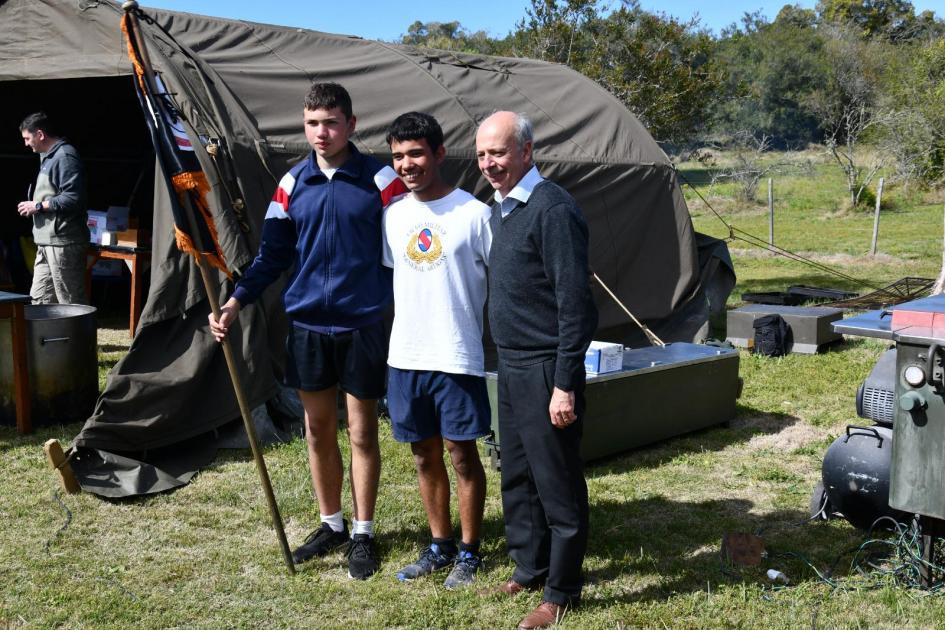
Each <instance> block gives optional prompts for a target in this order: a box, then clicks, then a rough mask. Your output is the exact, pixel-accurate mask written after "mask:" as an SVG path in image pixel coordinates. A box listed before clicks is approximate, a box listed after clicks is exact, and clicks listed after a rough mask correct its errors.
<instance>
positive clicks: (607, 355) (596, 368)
mask: <svg viewBox="0 0 945 630" xmlns="http://www.w3.org/2000/svg"><path fill="white" fill-rule="evenodd" d="M621 368H623V346H622V345H621V344H619V343H608V342H606V341H592V342H591V345H590V346H588V348H587V353H586V354H585V355H584V371H585V372H587V373H588V374H606V373H607V372H616V371H618V370H620V369H621Z"/></svg>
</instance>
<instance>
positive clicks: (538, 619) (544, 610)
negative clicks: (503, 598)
mask: <svg viewBox="0 0 945 630" xmlns="http://www.w3.org/2000/svg"><path fill="white" fill-rule="evenodd" d="M566 610H567V608H565V607H564V606H559V605H558V604H554V603H552V602H542V603H540V604H538V608H536V609H535V610H533V611H531V612H530V613H528V615H526V616H525V618H524V619H522V621H520V622H519V624H518V630H534V628H549V627H551V626H553V625H555V624H557V623H558V622H559V621H561V620H563V619H564V613H565V611H566Z"/></svg>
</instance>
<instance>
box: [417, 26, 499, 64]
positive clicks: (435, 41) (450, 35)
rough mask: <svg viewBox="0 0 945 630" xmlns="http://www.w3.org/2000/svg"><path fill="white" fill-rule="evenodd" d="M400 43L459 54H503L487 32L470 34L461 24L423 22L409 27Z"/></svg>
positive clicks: (497, 42) (496, 42)
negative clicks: (452, 51)
mask: <svg viewBox="0 0 945 630" xmlns="http://www.w3.org/2000/svg"><path fill="white" fill-rule="evenodd" d="M400 43H402V44H410V45H412V46H422V47H425V48H437V49H439V50H454V51H457V52H468V53H482V54H491V55H494V54H501V52H500V42H499V41H497V40H495V39H493V38H491V37H489V35H488V34H487V33H486V32H485V31H476V32H474V33H471V32H469V31H468V30H467V29H465V28H463V25H462V24H460V23H459V22H421V21H419V20H417V21H416V22H414V23H413V24H411V25H410V26H408V27H407V32H406V33H405V34H404V35H403V36H402V37H401V39H400Z"/></svg>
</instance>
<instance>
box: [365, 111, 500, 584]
mask: <svg viewBox="0 0 945 630" xmlns="http://www.w3.org/2000/svg"><path fill="white" fill-rule="evenodd" d="M387 141H388V143H389V144H390V147H391V153H392V155H393V165H394V170H395V171H396V172H397V175H398V176H400V178H401V180H402V181H403V182H404V184H405V185H406V186H407V189H408V190H409V191H410V192H409V193H408V194H407V195H405V196H403V197H402V198H400V199H399V200H397V201H395V202H394V203H392V204H391V205H389V206H388V207H387V208H386V209H385V211H384V220H383V226H384V264H385V265H388V266H390V267H393V269H394V311H395V314H394V326H393V330H392V331H391V338H390V353H389V355H388V359H387V364H388V386H387V401H388V407H389V409H390V416H391V425H392V427H393V434H394V438H395V439H396V440H398V441H400V442H409V443H410V447H411V450H412V451H413V456H414V461H415V463H416V466H417V475H418V477H419V481H420V496H421V498H422V499H423V506H424V508H425V509H426V513H427V520H428V522H429V524H430V530H431V534H432V542H431V544H430V546H429V547H428V548H427V549H425V550H424V551H423V552H422V553H421V554H420V557H419V558H418V559H417V561H416V562H414V563H412V564H409V565H407V566H406V567H404V568H403V569H401V570H400V571H399V572H398V573H397V578H398V579H399V580H401V581H406V580H412V579H415V578H418V577H421V576H423V575H427V574H429V573H432V572H434V571H437V570H440V569H445V568H447V567H452V571H451V572H450V574H449V576H448V577H447V578H446V581H445V582H444V586H446V588H457V587H461V586H466V585H469V584H471V583H472V582H473V581H474V580H475V577H476V572H477V571H478V569H479V566H480V564H481V557H480V554H479V535H480V529H481V528H482V514H483V508H484V505H485V497H486V475H485V471H484V470H483V468H482V462H481V460H480V459H479V451H478V450H477V445H476V439H477V438H480V437H482V436H484V435H486V434H488V433H489V425H490V409H489V397H488V394H487V393H486V382H485V372H484V369H483V351H482V317H483V306H484V304H485V301H486V265H487V263H488V261H489V247H490V246H491V244H492V232H491V230H490V227H489V216H490V209H489V207H488V206H486V205H485V204H483V203H481V202H479V201H477V200H476V199H475V198H474V197H473V196H472V195H470V194H469V193H467V192H465V191H462V190H458V189H455V188H454V187H453V186H451V185H449V184H447V183H446V182H444V181H443V179H442V178H441V176H440V170H439V169H440V165H441V164H442V163H443V160H444V158H445V155H446V151H445V149H444V147H443V131H442V130H441V129H440V125H439V124H438V123H437V121H436V119H434V118H433V117H432V116H430V115H428V114H421V113H417V112H410V113H407V114H403V115H401V116H399V117H398V118H397V119H396V120H395V121H394V122H393V124H391V126H390V129H389V131H388V134H387ZM444 446H445V447H446V450H447V452H448V453H449V455H450V460H451V462H452V465H453V470H454V471H455V472H456V486H457V488H456V490H457V495H458V496H459V515H460V525H461V531H462V538H461V540H460V543H459V545H457V544H456V542H455V541H454V539H453V527H452V524H451V523H450V481H449V477H448V475H447V471H446V466H445V464H444V461H443V448H444Z"/></svg>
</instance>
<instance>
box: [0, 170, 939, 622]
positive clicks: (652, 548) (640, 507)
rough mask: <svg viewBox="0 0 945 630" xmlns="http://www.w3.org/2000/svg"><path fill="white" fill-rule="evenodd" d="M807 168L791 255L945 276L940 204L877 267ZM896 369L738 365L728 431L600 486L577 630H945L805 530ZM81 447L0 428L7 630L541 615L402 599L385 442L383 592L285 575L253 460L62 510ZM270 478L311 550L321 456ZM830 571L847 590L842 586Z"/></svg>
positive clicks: (791, 179) (414, 519)
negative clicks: (752, 559) (56, 460)
mask: <svg viewBox="0 0 945 630" xmlns="http://www.w3.org/2000/svg"><path fill="white" fill-rule="evenodd" d="M792 157H793V159H795V160H796V161H797V162H798V166H797V168H796V169H793V170H792V171H790V172H785V173H782V174H780V175H778V176H776V184H775V190H776V195H777V198H778V199H779V201H778V205H777V209H776V216H777V219H776V220H777V225H776V236H775V239H776V243H777V244H778V245H780V246H782V247H785V248H788V249H791V250H793V251H797V252H802V253H804V254H805V255H806V256H809V257H812V258H815V259H817V260H818V261H821V262H823V263H825V264H829V265H831V266H834V267H837V268H839V269H841V270H842V271H843V272H844V273H846V274H848V275H850V276H854V277H857V278H862V279H865V280H867V281H869V282H875V283H879V284H884V283H886V282H889V281H891V280H894V279H897V278H899V277H903V276H926V277H935V276H936V275H937V273H938V270H939V266H940V263H941V254H942V211H943V199H942V198H941V197H937V196H936V195H934V194H931V193H907V192H904V191H902V190H895V189H894V190H892V191H891V192H890V193H888V197H887V198H888V199H889V205H890V209H889V210H888V211H884V213H883V216H882V222H881V227H880V240H879V250H880V254H879V255H878V256H876V257H875V258H872V257H870V256H868V249H869V242H870V235H871V232H872V215H871V213H870V212H861V211H857V212H853V211H849V210H843V205H842V200H843V198H844V193H843V189H842V181H841V179H840V177H839V176H838V175H837V174H836V173H835V172H834V171H833V170H832V169H831V168H830V167H829V166H828V165H827V164H825V163H824V162H823V160H822V159H821V158H819V156H817V155H816V154H809V155H804V156H792ZM808 162H810V163H808ZM683 172H684V173H685V174H686V175H687V176H689V177H690V179H692V180H699V181H705V180H707V179H708V178H707V176H706V173H704V172H700V167H699V165H695V164H693V165H689V164H686V165H683ZM700 190H701V191H702V193H703V194H704V195H706V197H707V199H708V200H709V202H710V203H712V205H713V206H715V207H716V209H717V210H719V211H720V213H722V214H723V216H724V217H725V218H726V220H727V221H729V222H730V223H731V224H733V225H735V226H736V227H738V228H739V229H741V230H745V231H747V232H750V233H753V234H755V235H757V236H760V237H762V238H767V215H766V212H767V210H766V208H765V205H764V204H763V203H761V202H759V203H757V204H755V205H751V204H748V205H745V204H741V205H739V204H736V203H734V202H733V201H732V190H731V186H730V185H717V186H715V187H713V188H712V189H709V188H706V187H703V188H700ZM686 194H687V198H688V199H689V202H690V208H691V210H692V214H693V220H694V223H695V225H696V228H697V229H699V230H700V231H704V232H707V233H710V234H714V235H718V236H724V235H725V234H727V230H726V229H725V228H724V227H723V226H722V224H721V222H720V221H718V219H717V218H715V216H714V215H713V214H712V213H711V212H710V211H709V210H708V209H707V208H706V207H705V206H704V205H703V204H702V203H701V202H700V201H698V200H696V198H695V196H694V195H693V194H692V191H690V190H687V191H686ZM730 246H731V247H732V254H733V258H734V261H735V266H736V271H737V273H738V285H737V286H736V289H735V292H734V293H733V296H732V298H731V300H730V301H731V303H732V304H737V303H738V301H739V300H740V294H741V293H742V292H743V291H760V290H779V289H784V288H786V287H787V286H789V285H791V284H814V285H818V286H835V287H845V288H850V289H855V290H858V291H862V290H863V287H861V286H852V285H853V283H851V282H850V281H848V280H839V279H835V278H833V277H830V276H826V275H824V274H823V273H820V272H813V271H811V270H809V269H808V268H807V267H806V266H804V265H802V264H799V263H796V262H791V261H785V260H783V259H781V258H777V257H773V256H771V255H769V254H767V253H765V252H763V251H761V250H758V249H754V248H748V247H747V246H746V245H744V244H741V243H739V242H734V243H730ZM123 326H124V322H116V323H114V324H113V325H111V326H110V327H108V328H103V330H101V332H100V346H101V347H102V348H103V350H108V352H103V353H102V354H101V355H100V361H101V364H102V369H103V377H104V372H106V371H107V370H108V369H109V368H110V367H111V365H113V364H114V362H115V361H116V360H117V359H118V358H119V357H120V356H121V354H122V350H121V347H120V346H121V345H122V342H123V341H124V342H125V343H126V342H127V339H126V337H123V334H124V330H123ZM883 348H884V346H883V345H882V344H881V343H879V342H875V341H869V340H851V341H848V342H846V343H844V344H843V345H842V346H840V347H839V348H837V349H836V350H835V351H831V352H827V353H824V354H821V355H816V356H806V355H790V356H787V357H783V358H780V359H766V358H759V357H755V356H752V355H748V354H745V353H742V355H741V366H740V373H741V376H742V378H743V379H744V383H745V386H744V392H743V394H742V397H741V399H740V400H739V403H738V412H737V417H736V418H735V419H734V421H733V422H732V423H731V425H730V426H726V427H720V428H715V429H710V430H706V431H702V432H699V433H695V434H691V435H688V436H685V437H682V438H679V439H675V440H672V441H669V442H665V443H662V444H659V445H656V446H653V447H651V448H645V449H640V450H636V451H633V452H630V453H627V454H626V455H623V456H620V457H617V458H614V459H610V460H607V461H605V462H602V463H597V464H594V465H591V466H589V467H588V470H587V478H588V485H589V489H590V496H591V532H592V534H591V540H590V546H589V550H588V555H587V559H586V563H585V569H586V572H587V587H586V590H585V604H584V606H583V607H581V608H580V609H578V610H575V611H573V612H572V613H569V615H568V617H567V618H566V619H565V621H564V623H563V624H562V626H563V627H567V628H663V627H666V628H716V627H738V628H798V627H817V628H837V627H841V628H902V627H909V628H935V627H943V626H945V605H943V602H942V601H941V600H940V599H939V598H938V597H935V596H930V595H928V594H926V593H924V592H922V591H919V590H915V589H906V588H902V587H899V586H896V585H895V584H894V583H893V582H892V581H891V580H888V579H883V578H879V577H875V576H873V577H870V576H867V577H864V576H860V575H858V574H856V573H855V572H851V569H850V563H851V558H852V553H851V551H852V550H853V549H855V548H856V547H857V546H858V545H859V544H860V543H862V542H863V541H864V534H863V532H860V531H857V530H855V529H854V528H852V527H851V526H849V525H848V524H847V523H846V522H844V521H830V522H815V523H805V520H806V519H807V517H808V514H809V507H808V504H809V498H810V493H811V490H812V488H813V486H814V484H815V483H816V481H817V480H818V479H819V475H820V463H821V458H822V456H823V453H824V451H825V450H826V448H827V446H828V445H829V444H830V443H831V442H832V440H833V439H834V438H835V437H836V436H838V435H840V434H841V433H842V432H843V430H844V427H845V425H846V424H848V423H854V424H855V423H858V422H860V421H858V419H856V418H855V410H854V393H855V390H856V387H857V386H858V385H859V383H860V382H862V380H863V379H864V378H865V377H866V375H867V374H868V373H869V371H870V369H871V367H872V365H873V363H874V362H875V360H876V359H877V357H878V356H879V354H880V353H881V352H882V350H883ZM632 410H633V407H632V404H631V405H628V414H631V413H632ZM862 422H865V421H862ZM78 430H79V425H71V426H64V427H52V428H45V429H41V430H39V431H37V432H36V433H35V434H34V435H30V436H26V437H21V436H18V435H16V434H15V433H14V432H13V431H12V430H10V429H9V428H7V427H3V428H0V458H2V459H0V461H2V469H3V472H4V475H3V478H2V480H0V523H3V528H2V530H0V628H48V627H69V628H78V627H109V628H130V627H135V628H138V627H140V628H228V627H240V628H255V627H274V628H283V627H285V628H289V627H291V628H311V627H317V628H323V627H324V628H334V627H367V628H381V627H400V628H424V629H427V628H461V627H469V628H482V627H487V628H505V627H514V626H515V624H516V623H517V622H518V620H519V619H520V618H521V616H522V615H524V613H525V612H527V611H528V610H529V609H530V608H531V607H532V606H534V605H536V604H537V603H538V596H536V595H524V596H521V597H520V598H519V599H517V600H514V601H498V600H484V599H482V598H480V597H478V596H477V595H476V594H475V593H472V592H450V591H445V590H444V589H442V587H441V582H442V576H441V577H440V578H437V579H426V580H421V581H419V582H417V583H415V584H409V585H404V584H400V583H398V582H397V581H396V580H395V579H394V573H395V572H396V570H397V569H398V568H399V567H400V566H402V565H403V564H406V563H407V562H409V561H411V560H413V558H414V557H415V555H416V553H417V551H418V549H419V546H420V545H422V544H425V541H426V539H427V536H428V532H427V528H426V520H425V517H424V514H423V510H422V507H421V505H420V500H419V497H418V494H417V488H416V478H415V474H414V472H413V464H412V460H411V458H410V456H409V453H408V450H407V449H406V448H405V447H404V446H403V445H399V444H396V443H395V442H394V441H393V440H392V438H391V436H390V429H389V426H388V425H387V424H386V423H382V425H381V440H382V452H383V460H384V464H383V471H382V479H381V492H380V500H379V506H378V527H379V533H378V536H379V537H378V540H379V544H380V551H381V557H382V561H383V567H382V570H381V572H380V573H379V574H378V575H377V576H375V577H374V578H372V579H370V580H368V581H367V582H354V581H350V580H348V579H347V576H346V569H345V565H344V559H343V557H342V556H341V555H340V554H338V555H335V556H332V557H329V558H326V559H323V560H316V561H314V562H313V563H311V564H307V565H305V566H304V567H302V568H301V570H300V572H299V573H298V574H297V575H296V576H294V577H289V576H288V575H287V574H286V571H285V568H284V566H283V564H282V559H281V556H280V554H279V551H278V547H277V544H276V542H275V536H274V534H273V532H272V530H271V529H270V527H269V524H268V514H267V510H266V506H265V502H264V499H263V497H262V494H261V492H260V490H259V487H258V483H257V477H256V472H255V469H254V467H253V464H252V459H251V458H250V457H249V455H248V453H247V452H242V451H237V452H233V451H226V452H221V455H220V456H219V457H218V459H217V460H216V462H215V463H214V464H213V465H212V466H211V467H210V468H208V469H207V470H204V471H202V472H201V473H200V474H199V475H198V476H197V477H196V478H195V479H194V481H193V482H192V483H191V484H190V485H189V486H187V487H185V488H182V489H180V490H178V491H176V492H173V493H169V494H163V495H159V496H153V497H149V498H144V499H138V500H131V501H117V502H112V501H105V500H102V499H99V498H97V497H95V496H93V495H89V494H82V495H77V496H65V497H62V498H61V501H62V503H63V505H60V503H59V500H60V499H57V498H56V495H55V490H56V483H55V480H54V477H53V475H52V474H51V473H50V472H49V471H48V470H47V469H46V465H45V461H44V459H43V456H42V451H41V448H40V446H41V444H42V443H43V442H44V441H45V440H46V439H48V438H50V437H56V438H59V439H60V440H62V441H63V443H68V442H69V441H70V440H71V439H72V437H73V436H74V435H75V434H76V433H77V432H78ZM266 458H267V463H268V465H269V469H270V473H271V476H272V480H273V485H274V489H275V493H276V496H277V497H278V499H279V502H280V507H281V510H282V513H283V516H284V518H285V520H286V529H287V533H288V536H289V539H290V542H291V543H293V544H298V543H299V542H300V541H301V540H302V539H303V538H304V536H305V535H306V534H307V532H308V531H309V530H310V529H311V528H312V527H313V526H314V525H315V524H316V519H317V512H316V510H315V507H314V503H313V500H312V495H311V490H310V486H309V481H308V473H307V468H306V463H305V449H304V444H303V442H302V441H301V440H295V441H293V442H291V443H289V444H286V445H282V446H275V447H271V448H268V449H267V450H266ZM488 483H489V493H488V498H487V503H486V523H485V536H484V551H485V554H486V565H485V567H484V571H483V572H482V574H481V581H482V583H484V584H497V583H499V582H500V581H502V580H504V579H505V578H506V577H507V576H508V575H509V573H510V571H511V564H510V563H509V561H508V560H507V558H506V556H505V550H504V542H503V538H502V524H501V523H502V521H501V507H500V499H499V491H498V487H499V484H498V476H497V474H495V473H494V472H492V471H489V472H488ZM346 504H350V501H349V500H348V494H347V489H346ZM64 507H65V508H67V509H68V511H69V514H70V515H71V516H69V517H68V518H67V515H66V511H65V509H64ZM734 531H743V532H757V531H761V532H762V533H763V536H764V539H765V542H766V546H767V549H768V552H769V557H768V558H767V559H766V560H765V561H764V563H763V565H762V566H761V567H759V568H753V569H745V570H742V571H740V572H732V571H730V570H723V566H722V564H721V562H720V560H719V548H720V542H721V538H722V536H723V534H724V533H726V532H734ZM812 567H816V568H817V570H818V571H820V572H821V573H823V572H826V571H828V570H830V571H831V576H832V579H833V581H834V584H833V586H830V585H827V584H826V583H825V582H824V581H822V580H821V579H820V578H819V577H818V575H817V573H815V571H814V570H813V568H812ZM768 568H778V569H780V570H782V571H784V573H786V574H787V575H788V577H789V578H790V581H791V583H790V585H789V586H787V587H774V586H772V584H771V583H770V582H768V580H767V579H766V578H765V575H764V572H765V570H766V569H768Z"/></svg>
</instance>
